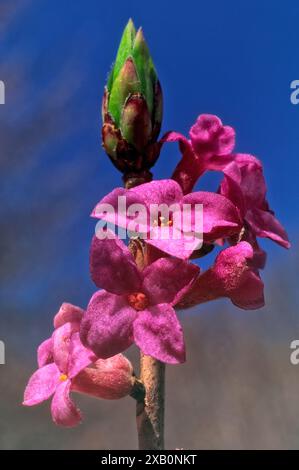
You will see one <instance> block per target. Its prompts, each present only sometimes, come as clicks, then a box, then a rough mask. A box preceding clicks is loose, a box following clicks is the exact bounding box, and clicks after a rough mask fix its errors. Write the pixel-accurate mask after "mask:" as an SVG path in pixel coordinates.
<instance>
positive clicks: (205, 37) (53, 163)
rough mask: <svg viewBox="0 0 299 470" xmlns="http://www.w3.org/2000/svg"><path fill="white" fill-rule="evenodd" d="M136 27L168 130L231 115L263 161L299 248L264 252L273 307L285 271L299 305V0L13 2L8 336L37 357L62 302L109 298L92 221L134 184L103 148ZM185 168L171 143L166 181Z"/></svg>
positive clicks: (0, 332) (2, 8)
mask: <svg viewBox="0 0 299 470" xmlns="http://www.w3.org/2000/svg"><path fill="white" fill-rule="evenodd" d="M129 17H132V18H133V20H134V22H135V25H136V26H137V27H138V26H140V25H142V26H143V28H144V32H145V36H146V38H147V42H148V44H149V47H150V50H151V53H152V56H153V59H154V62H155V65H156V68H157V71H158V74H159V77H160V81H161V83H162V87H163V91H164V104H165V113H164V122H163V131H167V130H177V131H180V132H182V133H187V132H188V129H189V128H190V126H191V125H192V123H193V122H194V121H195V119H196V117H197V116H198V115H199V114H201V113H211V114H217V115H218V116H219V117H220V118H221V119H222V120H223V122H224V123H225V124H229V125H232V126H233V127H234V128H235V129H236V132H237V147H236V150H237V151H239V152H244V153H252V154H254V155H256V156H258V157H259V158H260V159H261V160H262V161H263V163H264V167H265V175H266V178H267V183H268V199H269V201H270V204H271V207H272V208H273V209H274V210H275V212H276V214H277V216H278V218H279V219H280V220H281V221H282V223H283V224H284V225H285V227H286V229H287V231H288V233H289V235H290V239H291V242H292V243H293V249H292V250H291V251H290V252H287V251H285V250H283V249H282V248H280V247H278V246H275V245H274V244H273V243H270V242H265V243H264V244H263V246H264V247H265V248H266V249H267V251H268V252H269V259H268V264H267V267H266V270H265V272H264V273H263V277H264V279H265V282H266V298H267V300H268V302H269V305H271V302H272V305H273V302H274V300H273V299H274V294H273V292H272V290H271V288H270V287H267V285H268V284H267V282H268V280H269V286H270V279H271V278H272V277H273V275H274V274H276V275H277V276H278V274H277V273H278V272H280V274H279V276H281V279H282V282H281V283H280V282H279V279H278V281H277V282H276V288H277V289H278V291H279V290H280V293H281V295H282V296H283V295H285V294H286V292H288V293H289V294H288V295H290V291H291V293H292V294H291V297H290V298H291V299H294V300H290V302H291V305H290V309H291V310H292V309H293V307H295V303H294V302H295V299H297V286H296V283H295V281H294V273H298V271H297V261H298V256H297V252H298V229H299V225H298V222H299V220H298V202H299V201H298V175H299V164H298V160H299V159H298V150H299V105H298V106H294V105H292V104H291V102H290V93H291V90H290V82H291V81H292V80H295V79H299V70H298V51H297V46H298V43H299V29H298V24H299V4H298V2H297V1H296V0H288V2H273V1H270V0H268V1H267V0H264V1H261V0H250V1H244V2H240V1H237V0H227V1H226V2H223V1H221V0H214V1H213V2H206V1H205V2H204V1H198V0H197V1H195V0H194V1H185V2H183V3H182V2H177V3H175V2H173V1H169V0H164V1H156V0H153V1H151V2H140V1H125V2H123V1H119V0H114V1H113V2H100V1H96V0H84V1H83V0H77V1H75V2H71V1H67V0H59V1H58V0H40V1H39V2H33V1H30V0H20V1H18V0H13V1H10V2H3V3H2V2H1V4H0V38H1V39H0V79H1V80H3V81H4V82H5V85H6V104H5V105H4V106H0V152H1V153H0V162H1V187H0V196H1V206H0V229H1V292H0V302H1V307H2V313H1V321H0V339H1V338H3V339H5V338H6V337H9V338H10V341H11V342H10V344H12V345H15V346H11V348H14V347H16V348H18V345H20V344H23V343H24V342H25V344H26V350H25V351H24V354H25V355H26V354H27V355H28V356H30V358H31V360H33V358H34V354H35V352H34V348H35V346H36V344H38V343H39V342H40V340H41V339H42V338H43V337H44V336H46V335H47V334H48V332H49V331H50V326H51V321H52V314H54V313H55V312H56V311H57V309H58V307H59V305H60V304H61V302H63V301H65V300H66V301H71V302H73V303H75V304H78V305H81V306H85V305H86V303H87V302H88V299H89V297H90V295H91V294H92V293H93V292H94V290H95V288H94V286H93V285H92V283H91V281H90V279H89V271H88V250H89V242H90V239H91V236H92V234H93V230H94V221H93V220H92V219H90V218H89V214H90V211H91V210H92V208H93V207H94V205H95V204H96V202H97V201H98V200H99V199H100V198H101V197H102V196H103V195H104V194H105V193H107V192H108V191H110V190H112V189H113V188H114V187H116V186H119V185H121V179H120V178H121V175H120V173H118V172H117V170H115V169H114V167H112V165H111V164H110V162H109V160H108V158H107V157H106V155H105V154H104V152H103V150H102V149H101V140H100V127H101V121H100V104H101V98H102V92H103V87H104V84H105V79H106V75H107V73H108V71H109V68H110V65H111V63H112V61H113V60H114V58H115V54H116V50H117V47H118V43H119V40H120V37H121V33H122V30H123V28H124V26H125V24H126V22H127V20H128V18H129ZM178 160H179V153H178V148H177V146H176V144H172V145H168V147H167V148H165V149H164V150H163V152H162V154H161V157H160V160H159V162H158V164H157V165H156V167H155V168H154V176H155V177H156V178H165V177H169V176H170V175H171V172H172V170H173V168H174V167H175V165H176V163H177V162H178ZM217 181H218V178H217V175H212V176H209V177H204V178H203V180H202V181H201V182H200V186H198V187H201V188H203V189H207V190H215V189H216V187H217ZM283 289H287V291H286V290H283ZM292 296H293V297H292ZM292 302H293V304H292ZM221 305H222V304H221ZM226 305H227V308H228V309H229V310H230V312H232V315H240V312H239V311H237V309H235V308H234V307H233V306H231V304H230V303H228V302H227V301H226ZM203 308H204V309H205V308H210V307H203ZM293 310H294V309H293ZM294 314H295V312H293V311H292V316H293V315H294ZM252 318H255V317H252ZM288 318H289V317H286V318H285V320H281V321H282V322H283V321H285V322H287V321H288ZM21 325H22V326H21ZM298 326H299V325H298ZM275 331H276V330H275ZM275 331H273V332H272V333H273V335H275V334H276V333H275ZM297 331H298V334H299V328H298V330H297ZM294 334H295V336H296V333H294ZM28 338H30V340H29V339H28Z"/></svg>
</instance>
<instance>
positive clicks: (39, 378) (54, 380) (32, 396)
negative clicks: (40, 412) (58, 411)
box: [23, 363, 60, 406]
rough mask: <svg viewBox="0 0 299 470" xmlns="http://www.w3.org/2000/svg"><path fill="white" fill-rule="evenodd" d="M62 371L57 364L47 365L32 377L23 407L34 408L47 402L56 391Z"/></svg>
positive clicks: (26, 390)
mask: <svg viewBox="0 0 299 470" xmlns="http://www.w3.org/2000/svg"><path fill="white" fill-rule="evenodd" d="M59 377H60V371H59V369H58V367H57V366H56V364H54V363H52V364H47V365H46V366H44V367H42V368H41V369H38V370H37V371H36V372H34V374H33V375H32V376H31V377H30V379H29V382H28V384H27V387H26V389H25V393H24V402H23V405H26V406H33V405H37V404H38V403H41V402H42V401H45V400H47V399H48V398H49V397H50V396H51V395H53V393H54V392H55V390H56V387H57V385H58V383H59Z"/></svg>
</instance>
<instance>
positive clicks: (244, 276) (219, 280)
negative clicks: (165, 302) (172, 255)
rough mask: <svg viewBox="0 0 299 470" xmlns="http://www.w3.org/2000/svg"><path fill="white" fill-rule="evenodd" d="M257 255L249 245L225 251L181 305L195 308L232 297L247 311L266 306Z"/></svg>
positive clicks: (234, 301)
mask: <svg viewBox="0 0 299 470" xmlns="http://www.w3.org/2000/svg"><path fill="white" fill-rule="evenodd" d="M254 263H255V260H254V251H253V248H252V247H251V245H250V244H249V243H247V242H240V243H238V244H237V245H234V246H231V247H229V248H226V249H225V250H223V251H221V252H220V253H219V255H218V256H217V258H216V261H215V264H214V266H213V267H212V268H210V269H208V270H207V271H205V272H204V273H203V274H202V275H201V276H199V277H198V279H197V280H196V282H195V283H194V285H193V286H192V288H191V289H190V291H189V292H188V293H187V294H186V296H185V297H184V298H183V300H182V302H181V303H180V305H179V307H180V308H187V307H192V306H194V305H198V304H200V303H203V302H207V301H210V300H214V299H217V298H220V297H228V298H230V299H231V301H232V302H233V303H234V304H236V305H237V306H239V307H240V308H243V309H253V308H260V307H262V306H263V305H264V294H263V289H264V285H263V282H262V281H261V279H260V277H259V275H258V273H257V271H256V269H255V268H254Z"/></svg>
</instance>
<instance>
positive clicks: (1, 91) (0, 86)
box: [0, 80, 5, 104]
mask: <svg viewBox="0 0 299 470" xmlns="http://www.w3.org/2000/svg"><path fill="white" fill-rule="evenodd" d="M0 104H5V84H4V82H3V81H2V80H0Z"/></svg>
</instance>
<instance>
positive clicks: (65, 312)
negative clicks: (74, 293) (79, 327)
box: [54, 302, 84, 328]
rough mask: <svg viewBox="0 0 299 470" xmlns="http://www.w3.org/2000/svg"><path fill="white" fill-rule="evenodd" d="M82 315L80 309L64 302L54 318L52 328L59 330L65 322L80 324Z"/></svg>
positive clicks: (82, 311)
mask: <svg viewBox="0 0 299 470" xmlns="http://www.w3.org/2000/svg"><path fill="white" fill-rule="evenodd" d="M83 313H84V310H82V308H80V307H77V306H76V305H72V304H69V303H67V302H64V303H63V304H62V305H61V307H60V309H59V311H58V313H57V314H56V315H55V317H54V328H59V327H60V326H62V325H63V324H64V323H67V322H80V321H81V319H82V317H83Z"/></svg>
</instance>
